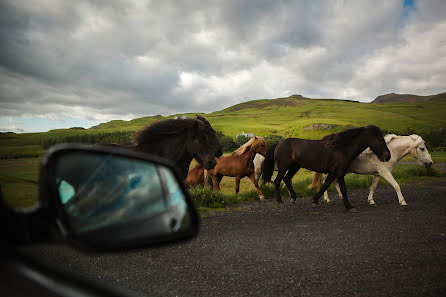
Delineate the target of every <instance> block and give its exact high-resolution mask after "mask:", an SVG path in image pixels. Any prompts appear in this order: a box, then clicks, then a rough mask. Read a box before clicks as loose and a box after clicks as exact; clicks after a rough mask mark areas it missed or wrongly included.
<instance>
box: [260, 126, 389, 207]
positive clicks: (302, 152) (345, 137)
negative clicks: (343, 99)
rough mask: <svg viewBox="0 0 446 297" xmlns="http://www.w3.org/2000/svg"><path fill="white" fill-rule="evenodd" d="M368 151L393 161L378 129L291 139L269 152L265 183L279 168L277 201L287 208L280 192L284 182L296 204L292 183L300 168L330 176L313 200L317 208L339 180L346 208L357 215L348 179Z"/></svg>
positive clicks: (363, 128)
mask: <svg viewBox="0 0 446 297" xmlns="http://www.w3.org/2000/svg"><path fill="white" fill-rule="evenodd" d="M367 147H370V149H371V150H372V151H373V152H374V153H375V154H376V156H377V157H378V158H379V159H380V160H381V161H385V162H387V161H389V160H390V151H389V149H388V148H387V146H386V142H385V141H384V138H383V136H382V133H381V130H380V129H379V128H378V127H376V126H367V127H360V128H354V129H349V130H345V131H343V132H339V133H334V134H330V135H328V136H325V137H324V138H322V139H321V140H309V139H299V138H287V139H285V140H284V141H282V142H280V143H278V144H276V145H274V146H271V147H270V148H269V149H268V152H267V154H266V158H265V161H264V162H263V175H262V178H263V180H264V181H265V182H267V181H269V180H270V179H271V176H272V175H273V171H274V165H277V170H278V173H277V177H276V179H275V180H274V186H275V188H276V199H277V201H278V202H279V203H280V204H283V201H282V198H281V197H280V188H279V187H280V182H281V181H282V179H283V180H284V182H285V185H286V186H287V188H288V190H289V192H290V196H291V199H292V202H294V201H295V200H296V193H295V192H294V189H293V187H292V185H291V179H292V178H293V176H294V175H295V174H296V173H297V171H299V169H300V168H302V167H303V168H306V169H309V170H312V171H317V172H323V173H328V176H327V178H326V179H325V183H324V185H323V186H322V188H321V189H320V190H319V192H318V193H317V194H316V196H314V197H313V206H314V207H315V206H317V203H318V202H319V198H320V197H321V195H322V194H323V193H324V192H325V191H326V190H327V188H328V186H329V185H330V184H331V182H332V181H333V180H334V179H335V178H336V179H337V180H338V183H339V186H340V188H341V192H342V196H343V197H344V206H345V208H346V209H348V210H349V211H351V212H356V210H355V209H354V208H353V206H352V205H351V204H350V202H349V201H348V198H347V188H346V186H345V182H344V176H345V174H346V173H347V170H348V168H349V167H350V164H351V163H352V161H353V160H354V159H355V158H356V157H357V156H358V155H359V154H360V153H361V152H363V151H364V150H365V149H366V148H367ZM285 174H286V175H285Z"/></svg>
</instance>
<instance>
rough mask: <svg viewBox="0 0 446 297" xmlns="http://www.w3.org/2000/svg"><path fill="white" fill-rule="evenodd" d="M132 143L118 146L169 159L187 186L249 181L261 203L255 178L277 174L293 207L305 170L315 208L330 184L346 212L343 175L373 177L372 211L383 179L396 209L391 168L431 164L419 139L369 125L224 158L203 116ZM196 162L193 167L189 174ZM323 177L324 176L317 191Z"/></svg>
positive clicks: (255, 145)
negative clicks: (410, 160) (297, 178)
mask: <svg viewBox="0 0 446 297" xmlns="http://www.w3.org/2000/svg"><path fill="white" fill-rule="evenodd" d="M133 140H134V143H133V144H123V145H117V146H122V147H125V148H128V149H132V150H135V151H140V152H145V153H150V154H155V155H158V156H161V157H164V158H166V159H170V160H171V161H172V162H173V163H174V164H175V165H176V166H177V167H178V170H179V173H180V175H181V178H182V179H183V180H185V183H186V185H187V186H189V187H194V186H196V185H199V184H201V185H204V186H206V185H207V184H208V183H212V187H213V189H215V190H219V189H220V187H219V185H220V182H221V180H222V178H223V176H230V177H234V178H235V193H236V194H237V193H238V192H239V187H240V180H241V179H242V178H244V177H249V178H250V180H251V182H252V183H253V185H254V187H255V188H256V190H257V193H258V195H259V199H260V200H263V199H264V195H263V194H262V192H261V190H260V188H259V185H258V182H259V177H260V176H262V180H263V181H264V182H271V178H272V176H273V173H274V170H276V171H277V175H276V177H275V179H274V181H273V184H274V187H275V196H276V199H277V202H278V203H279V204H283V200H282V198H281V194H280V183H281V181H282V180H283V181H284V183H285V185H286V187H287V188H288V191H289V193H290V199H291V202H292V203H293V202H295V200H296V198H297V196H296V193H295V191H294V189H293V187H292V183H291V180H292V178H293V176H294V175H295V174H296V173H297V172H298V171H299V170H300V169H301V168H305V169H308V170H311V171H313V172H314V173H313V181H312V184H311V185H310V186H309V187H310V188H314V187H317V188H318V191H317V194H316V195H315V196H314V197H313V199H312V205H313V206H314V207H316V206H317V204H318V202H319V199H320V197H321V196H322V195H324V199H325V201H327V202H330V200H329V198H328V194H327V192H326V191H327V189H328V187H329V186H330V184H331V183H332V182H333V183H334V184H335V186H336V188H337V190H338V193H339V197H340V198H341V199H342V200H343V202H344V206H345V208H346V209H347V210H348V211H350V212H356V210H355V208H354V207H353V205H352V204H351V203H350V202H349V200H348V196H347V187H346V185H345V181H344V176H345V175H346V174H347V173H348V172H353V173H357V174H373V175H374V176H375V177H374V179H373V182H372V185H371V187H370V194H369V197H368V201H369V203H370V205H373V206H376V203H375V201H374V200H373V194H374V190H375V188H376V186H377V184H378V181H379V179H380V177H381V176H382V177H383V178H384V179H386V180H387V181H388V182H389V183H390V184H391V185H392V186H393V187H394V189H395V191H396V192H397V195H398V200H399V203H400V205H402V206H405V205H407V203H406V201H405V200H404V197H403V195H402V193H401V189H400V187H399V185H398V183H397V182H396V181H395V179H394V178H393V176H392V170H393V168H394V166H395V164H396V163H397V162H398V161H400V160H401V159H402V158H403V157H404V156H405V155H407V154H411V155H412V156H413V157H414V158H415V160H416V161H417V162H418V163H419V165H422V166H425V167H429V166H431V165H432V163H433V162H432V159H431V156H430V155H429V152H428V151H427V148H426V146H425V143H424V141H423V139H422V138H421V137H420V136H418V135H409V136H397V135H395V134H390V135H386V136H385V137H383V135H382V132H381V130H380V128H378V127H376V126H372V125H370V126H366V127H359V128H352V129H348V130H345V131H342V132H339V133H333V134H330V135H327V136H325V137H323V138H322V139H320V140H309V139H300V138H287V139H285V140H283V141H281V142H279V143H276V144H274V145H272V146H270V147H269V148H268V147H267V144H266V141H265V139H264V138H263V137H260V136H255V137H252V138H251V139H250V140H249V141H248V142H247V143H245V144H244V145H242V146H241V147H240V148H238V149H237V150H236V151H234V152H233V153H232V154H230V155H227V156H222V154H223V148H222V146H221V145H220V143H219V141H218V137H217V134H216V132H215V130H214V129H213V128H212V126H211V125H210V123H209V122H208V121H207V120H206V119H205V118H204V117H202V116H197V117H196V118H195V119H170V120H164V121H160V122H156V123H154V124H152V125H150V126H148V127H145V128H143V129H142V130H140V131H138V132H137V133H136V135H135V137H134V139H133ZM194 158H195V159H196V160H197V165H196V166H195V167H193V168H192V169H190V170H189V166H190V163H191V161H192V159H194ZM323 173H325V174H327V177H326V178H325V180H324V182H323V184H322V186H321V183H322V174H323Z"/></svg>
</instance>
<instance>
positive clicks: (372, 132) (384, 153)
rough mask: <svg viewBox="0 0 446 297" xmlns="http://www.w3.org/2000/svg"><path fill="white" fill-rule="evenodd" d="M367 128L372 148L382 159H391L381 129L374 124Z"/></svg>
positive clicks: (368, 139) (385, 160) (369, 143)
mask: <svg viewBox="0 0 446 297" xmlns="http://www.w3.org/2000/svg"><path fill="white" fill-rule="evenodd" d="M365 129H366V133H367V142H368V146H369V147H370V149H371V150H372V151H373V152H374V153H375V155H376V156H377V157H378V159H379V160H380V161H382V162H387V161H389V160H390V157H391V155H390V151H389V148H388V147H387V145H386V141H385V140H384V137H383V135H382V132H381V129H379V128H378V127H376V126H373V125H370V126H367V127H366V128H365Z"/></svg>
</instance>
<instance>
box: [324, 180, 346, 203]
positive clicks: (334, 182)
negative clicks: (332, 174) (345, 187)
mask: <svg viewBox="0 0 446 297" xmlns="http://www.w3.org/2000/svg"><path fill="white" fill-rule="evenodd" d="M333 184H334V185H335V187H336V191H338V196H339V199H341V200H342V199H343V198H342V192H341V188H339V183H338V180H337V179H335V180H333ZM325 192H327V191H325Z"/></svg>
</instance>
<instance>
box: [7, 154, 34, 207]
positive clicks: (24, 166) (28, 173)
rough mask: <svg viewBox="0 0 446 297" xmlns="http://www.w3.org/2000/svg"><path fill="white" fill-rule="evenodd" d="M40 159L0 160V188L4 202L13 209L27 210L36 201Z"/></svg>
mask: <svg viewBox="0 0 446 297" xmlns="http://www.w3.org/2000/svg"><path fill="white" fill-rule="evenodd" d="M39 164H40V159H38V158H35V159H14V160H0V187H1V190H2V194H3V198H4V201H5V202H6V203H7V204H8V205H9V206H11V207H14V208H28V207H32V206H33V205H35V204H36V203H37V200H38V186H37V183H38V176H39Z"/></svg>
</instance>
